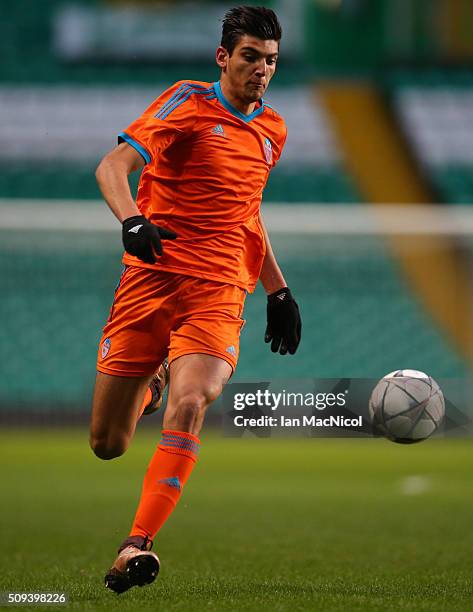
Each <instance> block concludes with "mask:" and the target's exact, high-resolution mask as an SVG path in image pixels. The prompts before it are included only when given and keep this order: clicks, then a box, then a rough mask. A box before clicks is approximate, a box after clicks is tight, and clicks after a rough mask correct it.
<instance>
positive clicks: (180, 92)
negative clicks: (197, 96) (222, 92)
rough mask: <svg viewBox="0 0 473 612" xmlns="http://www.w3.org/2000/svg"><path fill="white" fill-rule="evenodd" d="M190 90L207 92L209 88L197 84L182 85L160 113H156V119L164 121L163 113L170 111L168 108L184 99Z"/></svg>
mask: <svg viewBox="0 0 473 612" xmlns="http://www.w3.org/2000/svg"><path fill="white" fill-rule="evenodd" d="M190 89H196V90H205V89H207V88H206V87H204V85H196V84H191V83H182V85H180V86H179V87H178V88H177V89H176V91H175V92H174V95H172V96H171V97H170V98H169V100H168V101H167V102H165V103H164V104H163V106H161V108H160V109H159V111H158V112H157V113H156V115H155V117H157V118H158V119H162V115H163V113H165V112H166V111H167V110H168V108H169V107H170V106H172V105H173V103H174V102H176V100H177V99H178V98H180V97H182V96H183V95H184V94H185V93H186V92H187V91H189V90H190Z"/></svg>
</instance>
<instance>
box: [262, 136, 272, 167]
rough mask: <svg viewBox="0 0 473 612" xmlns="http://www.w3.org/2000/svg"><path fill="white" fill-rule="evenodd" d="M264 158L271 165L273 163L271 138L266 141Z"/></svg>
mask: <svg viewBox="0 0 473 612" xmlns="http://www.w3.org/2000/svg"><path fill="white" fill-rule="evenodd" d="M264 156H265V157H266V161H267V162H268V164H270V163H271V162H272V161H273V145H272V144H271V141H270V140H269V138H265V139H264Z"/></svg>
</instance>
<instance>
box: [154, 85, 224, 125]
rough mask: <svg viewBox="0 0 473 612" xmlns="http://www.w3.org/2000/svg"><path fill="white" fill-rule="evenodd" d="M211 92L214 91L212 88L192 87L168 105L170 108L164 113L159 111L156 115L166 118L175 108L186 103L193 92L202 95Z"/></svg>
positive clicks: (159, 117)
mask: <svg viewBox="0 0 473 612" xmlns="http://www.w3.org/2000/svg"><path fill="white" fill-rule="evenodd" d="M211 93H212V88H209V89H194V88H193V87H192V88H191V89H189V90H186V91H184V92H183V93H182V95H181V96H180V97H179V98H178V99H177V100H176V101H175V102H174V103H173V104H172V105H171V106H168V108H167V109H166V110H165V112H164V113H162V112H161V111H159V113H158V114H157V115H156V117H158V119H166V117H167V116H168V115H170V114H171V113H172V111H173V110H175V109H176V108H177V107H178V106H180V105H181V104H184V102H186V101H187V100H188V99H189V98H190V96H192V95H193V94H199V95H202V94H211Z"/></svg>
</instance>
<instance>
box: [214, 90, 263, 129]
mask: <svg viewBox="0 0 473 612" xmlns="http://www.w3.org/2000/svg"><path fill="white" fill-rule="evenodd" d="M214 88H215V93H216V94H217V98H218V101H219V102H220V104H221V105H222V106H224V107H225V108H226V109H227V111H229V112H230V113H232V115H235V117H238V119H241V120H242V121H245V122H246V123H248V122H249V121H251V120H252V119H254V118H255V117H257V116H258V115H261V113H262V112H264V101H263V98H261V100H260V102H261V105H260V106H259V107H258V108H257V109H255V110H254V111H253V112H252V113H250V114H249V115H245V113H242V112H241V111H239V110H238V109H237V108H235V107H234V106H233V104H230V102H229V101H228V100H227V99H226V98H225V96H224V95H223V93H222V88H221V86H220V81H216V82H215V83H214Z"/></svg>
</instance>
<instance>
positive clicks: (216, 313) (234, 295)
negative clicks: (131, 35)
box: [90, 6, 301, 593]
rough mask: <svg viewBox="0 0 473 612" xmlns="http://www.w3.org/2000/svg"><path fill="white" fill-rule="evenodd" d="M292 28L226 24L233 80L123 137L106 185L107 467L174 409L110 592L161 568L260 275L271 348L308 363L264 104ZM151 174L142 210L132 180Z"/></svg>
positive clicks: (176, 100) (224, 77)
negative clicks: (110, 266) (109, 245)
mask: <svg viewBox="0 0 473 612" xmlns="http://www.w3.org/2000/svg"><path fill="white" fill-rule="evenodd" d="M280 39H281V27H280V25H279V22H278V19H277V17H276V15H275V13H274V12H273V11H272V10H270V9H267V8H261V7H247V6H242V7H238V8H234V9H231V10H229V11H228V12H227V13H226V15H225V18H224V20H223V31H222V40H221V44H220V46H219V47H218V49H217V52H216V61H217V64H218V66H219V68H220V71H221V74H220V80H219V81H217V82H215V83H202V82H197V81H181V82H179V83H176V84H175V85H173V86H172V87H171V88H169V89H168V90H167V91H165V92H164V93H163V94H162V95H161V96H159V98H157V100H155V101H154V102H153V103H152V104H151V106H150V107H149V108H148V109H147V110H146V111H145V112H144V113H143V115H142V116H141V117H139V118H138V119H137V120H136V121H135V122H133V123H132V124H131V125H130V126H129V127H128V128H127V129H126V130H125V131H124V132H122V133H121V134H120V136H119V144H118V146H117V147H116V148H115V149H114V150H112V151H111V152H110V153H108V154H107V155H106V156H105V157H104V158H103V160H102V161H101V162H100V164H99V166H98V168H97V172H96V176H97V181H98V184H99V186H100V189H101V191H102V194H103V197H104V199H105V200H106V202H107V204H108V205H109V207H110V208H111V210H112V211H113V213H114V214H115V216H116V217H117V218H118V219H119V221H121V222H122V237H123V244H124V247H125V254H124V257H123V263H124V265H125V268H124V272H123V274H122V276H121V279H120V283H119V285H118V287H117V289H116V291H115V299H114V302H113V305H112V308H111V311H110V316H109V319H108V321H107V323H106V325H105V328H104V331H103V336H102V339H101V342H100V346H99V352H98V362H97V370H98V373H97V379H96V384H95V390H94V397H93V407H92V419H91V430H90V444H91V447H92V449H93V451H94V453H95V454H96V455H97V456H98V457H100V458H101V459H112V458H114V457H118V456H119V455H121V454H123V453H124V452H125V450H126V449H127V447H128V445H129V443H130V441H131V439H132V437H133V434H134V432H135V427H136V423H137V421H138V419H139V418H140V417H141V415H142V414H143V413H150V412H153V411H154V410H155V409H156V408H157V407H158V406H159V404H160V402H161V401H162V394H163V390H164V387H165V385H166V383H167V380H168V371H167V365H166V359H167V361H168V363H169V395H168V400H167V406H166V410H165V413H164V424H163V425H164V429H163V432H162V439H161V441H160V443H159V444H158V446H157V449H156V451H155V454H154V456H153V457H152V459H151V462H150V464H149V466H148V470H147V472H146V475H145V478H144V482H143V488H142V493H141V499H140V501H139V505H138V509H137V511H136V515H135V518H134V521H133V524H132V527H131V530H130V533H129V536H128V537H127V538H126V539H125V540H124V541H123V542H122V544H121V545H120V547H119V550H118V557H117V558H116V560H115V562H114V563H113V566H112V568H111V569H110V570H109V572H108V574H107V575H106V577H105V583H106V586H107V587H108V588H110V589H112V590H113V591H115V592H117V593H122V592H123V591H126V590H127V589H129V588H130V587H132V586H134V585H140V586H142V585H144V584H147V583H150V582H152V581H153V580H154V578H155V577H156V575H157V573H158V571H159V560H158V557H157V556H156V554H155V553H153V552H151V550H150V549H151V545H152V540H153V539H154V537H155V536H156V534H157V532H158V531H159V530H160V529H161V527H162V525H163V524H164V522H165V521H166V519H167V518H168V516H169V515H170V514H171V512H172V511H173V509H174V507H175V505H176V503H177V501H178V499H179V497H180V495H181V492H182V489H183V487H184V485H185V483H186V481H187V479H188V478H189V476H190V474H191V472H192V469H193V467H194V465H195V463H196V460H197V456H198V452H199V446H200V440H199V438H198V435H199V432H200V429H201V427H202V423H203V420H204V415H205V411H206V409H207V407H208V406H209V405H210V404H211V403H212V402H213V401H214V400H215V399H216V398H217V397H218V396H219V394H220V393H221V391H222V387H223V385H224V384H225V383H226V382H227V381H228V379H229V378H230V376H231V375H232V373H233V370H234V369H235V367H236V364H237V359H238V348H239V336H240V330H241V328H242V326H243V323H244V320H243V319H242V318H241V317H242V312H243V304H244V301H245V296H246V293H247V292H252V291H253V290H254V288H255V286H256V283H257V281H258V279H259V280H260V281H261V283H262V285H263V287H264V289H265V291H266V293H267V295H268V302H267V327H266V333H265V341H266V342H271V350H272V351H273V352H279V353H280V354H281V355H285V354H286V353H290V354H293V353H295V351H296V349H297V347H298V344H299V340H300V335H301V320H300V316H299V309H298V307H297V304H296V302H295V301H294V298H293V297H292V295H291V292H290V290H289V289H288V287H287V284H286V281H285V279H284V277H283V274H282V272H281V270H280V268H279V266H278V264H277V262H276V259H275V257H274V254H273V251H272V249H271V244H270V242H269V238H268V234H267V232H266V229H265V226H264V224H263V221H262V219H261V216H260V204H261V197H262V193H263V189H264V187H265V185H266V181H267V179H268V175H269V173H270V171H271V169H272V168H273V167H274V165H275V164H276V162H277V160H278V159H279V157H280V155H281V152H282V149H283V146H284V142H285V140H286V127H285V124H284V121H283V119H282V118H281V117H280V115H278V113H277V112H276V111H275V110H273V109H272V108H271V107H270V106H269V105H267V104H266V103H265V102H264V100H263V94H264V92H265V91H266V88H267V87H268V84H269V82H270V80H271V78H272V76H273V75H274V72H275V69H276V62H277V59H278V53H279V41H280ZM140 168H143V170H142V174H141V180H140V184H139V189H138V195H137V199H136V203H135V201H134V200H133V197H132V195H131V192H130V188H129V184H128V175H129V174H130V173H131V172H134V171H135V170H139V169H140Z"/></svg>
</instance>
